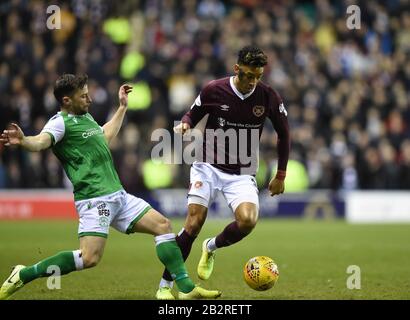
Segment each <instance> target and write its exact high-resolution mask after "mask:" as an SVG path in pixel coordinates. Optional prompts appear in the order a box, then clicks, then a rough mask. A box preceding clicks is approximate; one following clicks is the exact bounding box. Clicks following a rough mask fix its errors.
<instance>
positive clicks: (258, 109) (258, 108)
mask: <svg viewBox="0 0 410 320" xmlns="http://www.w3.org/2000/svg"><path fill="white" fill-rule="evenodd" d="M252 111H253V114H254V115H255V116H257V117H260V116H261V115H263V113H264V112H265V107H264V106H254V107H253V109H252Z"/></svg>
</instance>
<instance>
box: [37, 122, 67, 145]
mask: <svg viewBox="0 0 410 320" xmlns="http://www.w3.org/2000/svg"><path fill="white" fill-rule="evenodd" d="M43 132H44V133H48V134H49V135H50V136H51V139H52V140H53V145H55V144H56V143H58V142H59V141H61V140H62V139H63V137H64V134H65V125H64V119H63V117H62V116H60V115H55V116H54V117H52V118H51V119H50V120H49V121H48V122H47V123H46V125H45V126H44V128H43V130H41V133H43Z"/></svg>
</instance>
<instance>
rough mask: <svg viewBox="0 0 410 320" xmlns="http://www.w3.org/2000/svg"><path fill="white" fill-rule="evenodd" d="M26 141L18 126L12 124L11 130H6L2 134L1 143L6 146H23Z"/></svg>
mask: <svg viewBox="0 0 410 320" xmlns="http://www.w3.org/2000/svg"><path fill="white" fill-rule="evenodd" d="M23 139H24V133H23V131H22V130H21V129H20V127H19V126H18V125H16V124H15V123H12V124H11V128H9V129H8V130H4V131H3V133H2V134H1V138H0V142H2V143H4V145H5V146H13V145H21V144H22V142H23Z"/></svg>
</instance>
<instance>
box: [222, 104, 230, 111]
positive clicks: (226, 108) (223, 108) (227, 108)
mask: <svg viewBox="0 0 410 320" xmlns="http://www.w3.org/2000/svg"><path fill="white" fill-rule="evenodd" d="M221 110H222V111H229V106H227V105H226V104H223V105H222V106H221Z"/></svg>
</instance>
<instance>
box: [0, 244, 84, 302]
mask: <svg viewBox="0 0 410 320" xmlns="http://www.w3.org/2000/svg"><path fill="white" fill-rule="evenodd" d="M50 266H53V267H58V268H60V274H61V275H64V274H67V273H70V272H71V271H74V270H80V269H82V268H83V264H82V258H81V251H80V250H76V251H62V252H60V253H58V254H56V255H55V256H52V257H49V258H47V259H44V260H42V261H40V262H38V263H36V264H35V265H33V266H29V267H26V266H23V265H17V266H15V267H14V268H13V269H12V271H11V274H10V276H9V277H8V278H7V280H6V281H5V282H4V283H3V285H2V287H1V288H0V300H6V299H9V298H10V297H11V295H12V294H13V293H15V292H16V291H17V290H19V289H20V288H21V287H23V286H24V285H25V284H27V283H29V282H30V281H33V280H34V279H37V278H40V277H47V276H49V275H50V273H49V271H48V268H49V267H50Z"/></svg>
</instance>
